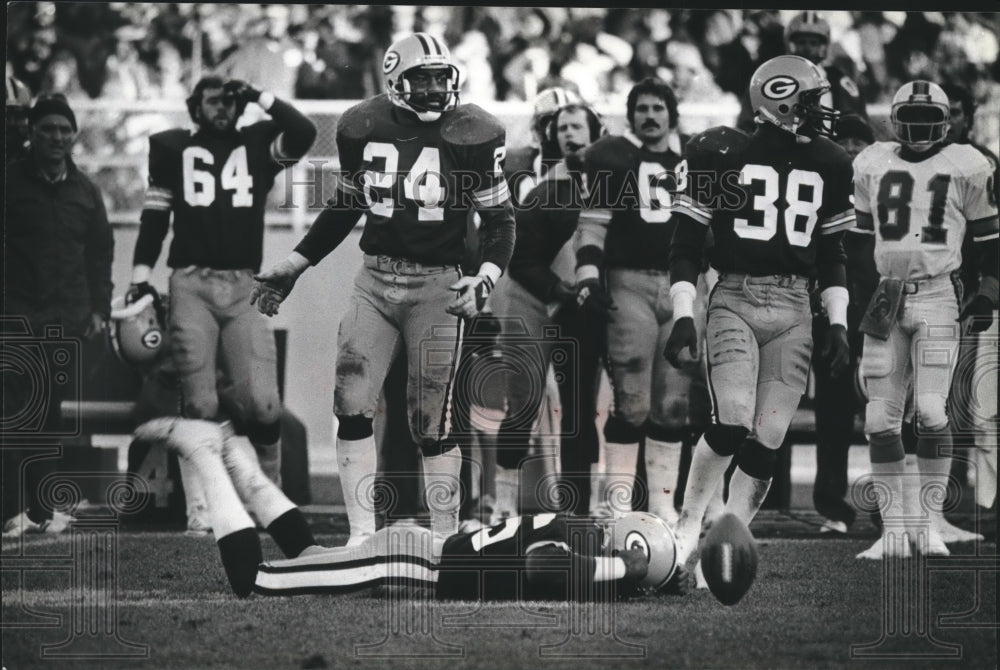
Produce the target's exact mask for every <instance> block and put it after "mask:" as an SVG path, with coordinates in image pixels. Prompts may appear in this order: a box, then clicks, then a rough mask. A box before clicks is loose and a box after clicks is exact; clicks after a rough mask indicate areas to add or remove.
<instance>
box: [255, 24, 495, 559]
mask: <svg viewBox="0 0 1000 670" xmlns="http://www.w3.org/2000/svg"><path fill="white" fill-rule="evenodd" d="M382 71H383V75H384V81H385V86H386V93H384V94H382V95H379V96H376V97H374V98H371V99H369V100H366V101H365V102H362V103H360V104H359V105H356V106H354V107H352V108H351V109H349V110H348V111H347V112H346V113H345V114H344V115H343V116H342V117H341V118H340V121H339V123H338V125H337V147H338V149H339V152H340V161H341V168H342V172H343V179H341V180H340V182H339V184H338V191H337V194H336V195H335V196H334V197H333V198H332V199H331V200H330V201H329V202H328V204H327V207H326V208H325V209H324V210H323V211H322V212H321V213H320V214H319V216H318V217H317V219H316V222H315V223H314V224H313V226H312V228H311V229H310V231H309V233H308V234H307V235H306V236H305V238H304V239H303V240H302V241H301V242H300V243H299V245H298V246H297V247H296V248H295V250H294V251H293V252H292V253H291V254H290V255H289V257H288V258H287V259H286V260H284V261H282V262H281V263H279V264H278V265H276V266H275V267H273V268H272V269H271V270H269V271H268V272H266V273H263V274H262V275H260V276H259V277H258V281H259V283H258V285H257V286H256V288H255V289H254V295H253V300H255V301H256V302H258V303H259V304H258V307H259V309H260V310H261V311H262V312H264V313H266V314H274V313H276V312H277V310H278V305H279V304H280V302H281V301H282V300H284V299H285V297H286V296H287V295H288V293H289V291H291V289H292V286H293V285H294V283H295V281H296V280H297V279H298V277H299V275H300V274H302V272H304V271H305V270H306V268H308V267H309V266H310V265H314V264H316V263H319V262H320V261H321V260H322V259H323V258H324V257H325V256H326V255H327V254H329V253H330V252H331V251H332V250H333V249H334V248H336V246H337V245H338V244H340V242H341V241H343V240H344V238H345V237H347V235H348V233H350V231H351V229H352V228H353V227H354V225H355V224H356V223H357V222H358V220H359V219H360V218H361V217H362V215H364V216H365V217H366V223H365V227H364V232H363V233H362V236H361V249H362V251H363V252H364V254H365V256H364V267H363V268H362V270H361V272H360V273H359V274H358V276H357V279H356V281H355V290H354V294H353V296H352V298H351V303H350V306H349V308H348V310H347V314H346V315H345V317H344V319H343V321H342V322H341V325H340V335H339V338H338V354H337V372H336V375H337V378H336V392H335V397H334V414H335V415H336V416H337V418H338V420H339V427H338V431H337V459H338V463H339V467H340V469H339V472H340V481H341V485H342V486H343V489H344V498H345V503H346V505H347V515H348V520H349V522H350V526H351V537H350V539H349V541H348V542H349V544H355V543H360V542H362V541H363V540H364V539H365V538H366V537H368V536H369V535H371V534H372V533H374V532H375V515H374V512H373V511H372V510H371V509H369V508H367V507H368V506H367V505H366V504H365V501H364V500H363V499H362V498H364V497H366V496H367V495H368V494H367V493H366V492H365V491H363V490H361V487H362V485H363V483H364V482H365V478H366V477H368V476H369V475H370V474H371V473H373V472H375V470H376V448H375V441H374V438H373V429H372V419H373V417H374V415H375V411H376V401H377V398H378V393H379V389H381V387H382V384H383V381H384V379H385V376H386V371H387V370H388V369H389V365H390V363H391V362H392V359H393V357H394V356H395V354H396V352H397V351H398V350H399V349H400V348H401V347H405V348H406V353H407V362H408V366H409V374H408V383H407V399H408V405H409V407H408V410H409V419H410V432H411V434H412V436H413V439H414V440H415V441H416V443H417V444H419V445H420V447H421V449H422V452H423V468H424V482H425V490H426V492H427V494H428V496H427V497H428V503H429V505H430V506H431V507H432V509H431V526H432V529H433V531H434V533H435V536H436V538H437V540H438V541H439V542H443V540H444V538H445V537H447V536H449V535H451V534H453V533H454V532H455V531H456V530H457V525H458V505H459V496H458V474H459V467H460V461H461V459H460V455H459V451H458V450H457V449H456V448H455V447H456V445H455V443H454V440H451V439H449V433H450V424H449V419H450V412H449V410H450V406H449V405H450V396H451V392H452V388H451V386H452V382H453V377H454V370H455V365H456V362H457V361H456V360H455V359H456V358H457V356H456V355H455V352H457V351H459V349H460V343H461V335H462V321H461V319H468V318H471V317H473V316H475V315H477V314H478V313H479V312H480V310H482V308H483V305H484V303H485V300H486V297H487V296H488V295H489V292H490V290H491V289H492V287H493V285H494V283H495V282H496V280H497V279H499V277H500V275H501V273H502V272H503V268H504V267H506V265H507V262H508V260H509V259H510V255H511V251H512V249H513V246H514V218H513V214H512V207H511V205H510V199H509V196H508V191H507V182H506V181H505V180H504V178H503V174H502V171H501V164H502V162H503V158H504V139H505V136H506V133H505V131H504V128H503V125H502V124H500V122H499V121H497V119H496V118H494V117H493V116H492V115H490V114H488V113H487V112H485V111H484V110H482V109H481V108H479V107H477V106H475V105H459V100H458V91H459V82H458V71H457V69H456V68H455V65H454V64H453V63H452V59H451V55H450V53H449V51H448V48H447V47H446V46H445V45H444V44H443V43H442V42H441V41H439V40H438V39H437V38H436V37H434V36H432V35H428V34H426V33H415V34H413V35H410V36H408V37H405V38H403V39H400V40H398V41H397V42H395V43H393V44H392V45H391V46H390V47H389V49H388V50H387V51H386V54H385V58H384V59H383V62H382ZM473 209H475V211H476V212H478V214H479V216H480V217H481V219H482V224H481V227H480V231H479V235H480V240H481V245H480V246H481V250H482V263H481V264H480V266H479V268H478V270H477V271H476V274H475V275H472V276H466V277H463V276H462V272H461V270H460V268H459V264H460V263H461V262H462V259H463V257H464V256H465V253H466V249H465V236H466V231H467V221H468V218H469V215H470V211H472V210H473ZM456 293H457V297H456ZM449 314H450V315H452V316H451V317H449V316H448V315H449ZM454 317H459V318H457V319H456V318H454ZM428 343H433V347H434V351H435V353H436V354H441V352H444V355H437V357H436V359H435V362H434V364H433V365H428V364H427V361H426V360H425V354H426V351H425V346H426V345H428Z"/></svg>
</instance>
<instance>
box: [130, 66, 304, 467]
mask: <svg viewBox="0 0 1000 670" xmlns="http://www.w3.org/2000/svg"><path fill="white" fill-rule="evenodd" d="M251 102H253V103H256V104H258V105H259V106H260V107H261V108H263V109H264V110H265V111H266V112H268V113H269V114H270V115H271V120H265V121H260V122H258V123H254V124H252V125H249V126H247V127H245V128H242V129H237V128H236V122H237V120H238V119H239V118H240V116H241V115H242V113H243V111H244V109H245V108H246V106H247V104H249V103H251ZM187 107H188V111H189V113H190V115H191V119H192V120H193V121H194V123H195V125H196V126H197V128H196V130H195V131H194V132H191V131H189V130H187V129H184V128H176V129H173V130H167V131H164V132H161V133H157V134H155V135H153V136H152V137H150V138H149V188H148V189H147V191H146V200H145V204H144V205H143V210H142V218H141V223H140V225H139V237H138V239H137V240H136V244H135V252H134V254H133V261H132V262H133V268H132V284H131V287H130V295H131V297H132V299H135V298H137V297H138V296H141V295H143V294H145V293H149V292H151V288H150V285H149V278H150V274H151V271H152V267H153V266H154V265H155V264H156V260H157V258H158V257H159V255H160V249H161V246H162V244H163V239H164V237H165V236H166V234H167V230H168V229H169V228H170V224H171V213H172V214H173V232H174V236H173V242H172V243H171V245H170V254H169V256H168V257H167V265H168V266H170V268H171V269H172V272H171V275H170V316H171V318H170V328H171V332H170V337H171V340H172V342H173V347H172V348H173V356H174V358H175V361H176V364H177V369H178V372H179V373H180V378H181V388H182V391H183V403H184V405H183V406H184V416H186V417H188V418H192V419H215V418H216V416H217V414H218V411H219V397H218V391H217V389H216V367H217V363H221V364H222V365H223V366H224V367H225V368H226V371H227V374H228V376H229V378H230V379H231V380H232V382H233V385H234V387H235V389H236V390H237V398H236V405H237V415H236V416H234V417H233V419H234V420H235V421H236V422H237V424H238V425H240V426H241V432H245V433H246V434H247V436H249V438H250V440H251V442H253V444H254V447H255V448H257V450H258V453H259V454H260V455H261V459H262V463H263V464H264V467H265V469H266V471H267V472H268V475H269V476H271V477H272V478H273V479H274V480H275V481H279V479H280V454H281V447H280V443H279V439H280V436H281V435H280V433H281V430H280V423H279V416H280V413H281V400H280V398H279V397H278V375H277V354H276V348H275V346H276V345H275V342H274V335H273V334H272V333H271V329H270V325H269V324H268V321H267V319H265V318H263V317H262V316H261V315H260V314H258V313H257V311H256V310H254V309H253V308H252V307H251V306H250V304H249V297H250V290H251V288H252V286H253V274H254V273H255V272H258V271H259V270H260V264H261V257H262V254H263V246H264V207H265V204H266V200H267V194H268V192H269V191H270V190H271V186H272V185H273V184H274V179H275V177H276V176H277V175H278V173H279V172H281V171H282V170H283V169H285V168H286V167H288V166H289V165H291V164H292V163H294V162H295V161H297V160H298V159H299V158H301V157H302V156H303V155H304V154H305V152H306V151H307V150H308V149H309V147H310V146H312V143H313V140H314V139H315V137H316V128H315V126H313V124H312V122H311V121H310V120H309V119H307V118H306V117H305V116H303V115H302V114H301V113H300V112H298V111H297V110H296V109H295V108H294V107H292V106H291V105H290V104H288V103H287V102H285V101H283V100H279V99H277V98H275V97H274V95H272V94H271V93H267V92H261V91H259V90H257V89H256V88H254V87H252V86H250V85H249V84H247V83H246V82H242V81H235V80H234V81H228V82H224V81H223V80H222V79H220V78H218V77H215V76H207V77H203V78H202V79H201V80H200V81H199V82H198V83H197V84H196V85H195V87H194V91H193V92H192V93H191V95H190V97H188V99H187Z"/></svg>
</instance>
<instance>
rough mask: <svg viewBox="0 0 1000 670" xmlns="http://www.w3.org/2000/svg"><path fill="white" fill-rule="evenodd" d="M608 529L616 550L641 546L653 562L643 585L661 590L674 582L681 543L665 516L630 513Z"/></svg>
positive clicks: (642, 580) (619, 518) (643, 586)
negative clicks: (673, 577)
mask: <svg viewBox="0 0 1000 670" xmlns="http://www.w3.org/2000/svg"><path fill="white" fill-rule="evenodd" d="M608 532H609V533H610V534H611V546H612V548H613V549H616V550H618V551H626V550H633V549H639V550H641V551H642V553H643V554H644V555H645V556H646V559H647V560H648V561H649V568H648V569H647V571H646V576H645V577H643V578H642V579H641V580H639V586H640V587H642V588H645V589H652V590H658V589H660V588H663V586H664V585H666V583H667V582H668V581H670V578H671V577H672V576H673V574H674V571H675V570H676V569H677V546H676V543H675V541H674V534H673V532H671V530H670V527H669V526H667V523H666V522H665V521H664V520H663V519H661V518H660V517H658V516H656V515H653V514H648V513H647V512H627V513H625V514H623V515H622V516H620V517H618V518H617V519H614V520H613V521H611V523H610V524H609V526H608Z"/></svg>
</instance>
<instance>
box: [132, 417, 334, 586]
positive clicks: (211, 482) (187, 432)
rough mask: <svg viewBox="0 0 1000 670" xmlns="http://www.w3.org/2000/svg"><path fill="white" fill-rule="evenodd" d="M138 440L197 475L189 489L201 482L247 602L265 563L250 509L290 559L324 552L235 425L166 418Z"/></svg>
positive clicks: (227, 564)
mask: <svg viewBox="0 0 1000 670" xmlns="http://www.w3.org/2000/svg"><path fill="white" fill-rule="evenodd" d="M135 437H136V439H138V440H145V441H148V442H162V443H164V444H165V445H166V447H167V449H169V450H170V451H172V452H173V453H175V454H177V456H178V458H179V459H180V462H181V463H182V467H184V468H186V469H187V470H188V471H189V472H190V473H191V474H190V475H188V477H187V478H186V479H185V485H187V483H188V482H197V484H198V486H199V488H200V489H201V490H202V492H203V493H204V496H205V498H206V502H207V506H208V515H209V519H210V523H211V526H212V532H213V534H214V535H215V542H216V544H217V545H218V547H219V554H220V556H221V557H222V565H223V567H224V568H225V570H226V576H227V577H228V579H229V585H230V586H231V587H232V589H233V591H234V592H235V593H236V595H238V596H240V597H241V598H244V597H246V596H248V595H249V594H250V590H251V588H252V587H253V582H254V577H255V576H256V574H257V565H258V564H259V563H260V562H261V561H262V560H263V556H262V553H261V546H260V537H259V536H258V535H257V528H256V525H255V524H254V521H253V519H251V518H250V515H249V514H248V513H247V511H246V508H244V505H246V507H249V508H250V510H251V511H253V513H254V515H255V516H256V517H257V519H258V520H259V521H260V523H261V524H262V525H263V526H264V527H265V528H266V529H267V532H268V533H269V534H270V535H271V537H272V538H274V541H275V542H276V543H277V544H278V547H279V548H280V549H281V551H282V553H283V554H285V556H287V557H288V558H295V557H297V556H302V555H309V554H310V553H311V552H315V551H319V550H321V549H322V548H321V547H319V546H318V545H317V544H316V541H315V540H314V539H313V535H312V531H310V530H309V524H308V523H307V522H306V518H305V517H304V516H303V515H302V511H301V510H300V509H299V508H298V507H296V505H295V503H293V502H292V501H291V500H289V499H288V498H287V497H286V496H285V494H284V493H282V492H281V489H279V488H278V487H277V485H275V483H274V482H273V481H272V480H271V479H270V477H268V476H267V475H265V474H264V472H263V471H262V470H261V468H260V463H259V461H258V459H257V454H256V453H255V450H254V447H253V446H252V445H251V444H250V442H249V441H248V440H247V438H246V437H243V436H240V435H236V434H235V432H234V431H233V427H232V424H231V423H230V422H229V421H224V422H222V423H221V424H219V423H215V422H213V421H203V420H201V419H183V418H180V417H161V418H157V419H151V420H149V421H146V422H145V423H142V424H141V425H140V426H139V427H138V428H136V430H135Z"/></svg>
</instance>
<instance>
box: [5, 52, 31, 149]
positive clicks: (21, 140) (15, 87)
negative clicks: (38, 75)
mask: <svg viewBox="0 0 1000 670" xmlns="http://www.w3.org/2000/svg"><path fill="white" fill-rule="evenodd" d="M9 70H10V68H8V73H7V76H6V86H5V88H4V103H5V104H4V108H5V118H4V127H5V130H6V134H5V135H4V139H5V141H4V146H5V147H6V154H5V156H4V162H5V163H12V162H14V161H16V160H20V159H21V158H24V157H25V156H26V155H27V153H28V110H29V109H30V108H31V91H29V90H28V87H27V86H25V85H24V83H23V82H21V81H20V80H18V79H16V78H15V77H14V76H12V75H11V74H10V72H9Z"/></svg>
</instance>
